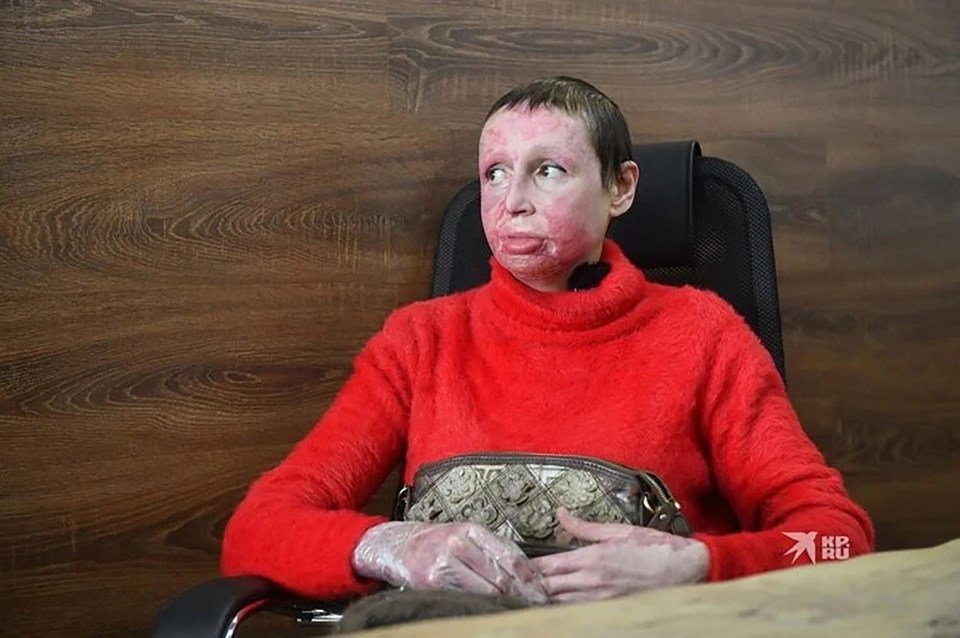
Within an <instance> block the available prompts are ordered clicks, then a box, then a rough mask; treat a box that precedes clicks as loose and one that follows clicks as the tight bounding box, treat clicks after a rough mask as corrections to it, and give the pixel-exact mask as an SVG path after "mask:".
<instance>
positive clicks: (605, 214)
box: [479, 107, 635, 291]
mask: <svg viewBox="0 0 960 638" xmlns="http://www.w3.org/2000/svg"><path fill="white" fill-rule="evenodd" d="M479 161H480V164H479V168H480V185H481V187H480V214H481V218H482V221H483V230H484V233H485V234H486V237H487V241H488V242H489V243H490V248H491V250H492V251H493V255H494V257H495V258H496V259H497V261H499V262H500V264H501V265H503V267H504V268H506V269H507V270H508V271H510V273H511V274H513V276H514V277H516V278H517V279H519V280H520V281H522V282H523V283H525V284H527V285H528V286H530V287H532V288H535V289H537V290H543V291H557V290H564V289H565V287H566V282H567V280H568V279H569V277H570V273H571V272H572V271H573V269H574V268H576V267H577V266H579V265H580V264H582V263H585V262H588V261H596V260H598V259H599V258H600V253H601V250H602V248H603V239H604V236H605V234H606V230H607V225H608V223H609V221H610V218H611V217H612V216H615V215H618V214H620V213H622V212H624V211H626V210H627V208H629V207H630V203H631V202H632V200H633V193H632V188H631V189H630V194H629V201H627V202H626V206H623V202H622V201H621V200H622V198H621V197H618V196H617V189H616V188H612V189H611V188H605V187H604V185H603V182H602V181H601V175H600V160H599V158H598V157H597V154H596V152H595V151H594V149H593V146H592V145H591V143H590V139H589V137H588V134H587V129H586V125H585V124H584V122H583V120H582V119H581V118H579V117H574V116H571V115H567V114H566V113H563V112H561V111H557V110H554V109H551V108H537V109H534V110H530V109H528V108H526V107H520V108H515V109H509V110H504V111H499V112H497V113H495V114H494V115H493V116H491V117H490V119H489V120H487V122H486V124H485V125H484V127H483V132H482V133H481V135H480V152H479ZM634 184H635V180H634Z"/></svg>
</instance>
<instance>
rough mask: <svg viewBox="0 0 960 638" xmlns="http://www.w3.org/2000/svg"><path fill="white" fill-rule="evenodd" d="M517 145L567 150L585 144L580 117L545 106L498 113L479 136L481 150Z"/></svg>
mask: <svg viewBox="0 0 960 638" xmlns="http://www.w3.org/2000/svg"><path fill="white" fill-rule="evenodd" d="M518 142H519V143H523V144H528V145H533V144H542V145H545V146H557V145H559V146H561V147H564V148H570V147H581V146H583V145H584V144H587V145H589V138H588V135H587V127H586V124H585V122H584V121H583V118H581V117H579V116H576V115H569V114H568V113H565V112H563V111H560V110H557V109H553V108H547V107H539V108H535V109H530V108H526V107H523V108H519V107H518V108H512V109H506V110H502V111H498V112H496V113H494V114H493V115H492V116H490V118H489V119H488V120H487V122H486V124H485V125H484V127H483V131H482V132H481V134H480V148H481V150H492V149H494V148H496V147H498V146H505V145H509V144H512V143H518Z"/></svg>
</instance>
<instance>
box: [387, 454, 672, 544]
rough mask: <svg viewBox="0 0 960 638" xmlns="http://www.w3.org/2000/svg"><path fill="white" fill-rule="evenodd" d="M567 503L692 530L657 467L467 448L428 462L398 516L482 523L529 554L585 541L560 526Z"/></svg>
mask: <svg viewBox="0 0 960 638" xmlns="http://www.w3.org/2000/svg"><path fill="white" fill-rule="evenodd" d="M561 506H562V507H565V508H566V509H567V510H569V512H570V513H571V514H573V515H574V516H576V517H577V518H581V519H583V520H587V521H592V522H597V523H623V524H627V525H638V526H643V527H650V528H653V529H657V530H660V531H664V532H669V533H672V534H676V535H678V536H689V535H690V533H691V530H690V526H689V524H688V523H687V521H686V519H685V518H684V517H683V514H681V512H680V504H679V503H677V501H676V499H674V498H673V496H672V495H671V494H670V491H669V490H668V489H667V486H666V485H664V483H663V481H662V480H661V479H660V477H659V476H657V475H656V474H654V473H652V472H646V471H643V470H637V469H634V468H630V467H626V466H624V465H619V464H617V463H611V462H609V461H603V460H600V459H595V458H590V457H583V456H560V455H546V454H524V453H484V454H467V455H463V456H456V457H452V458H449V459H444V460H442V461H437V462H434V463H427V464H424V465H423V466H421V467H420V468H419V470H417V473H416V475H415V476H414V479H413V485H409V486H404V487H403V488H401V490H400V494H399V495H398V499H397V511H396V512H395V515H394V518H396V519H398V520H405V521H420V522H427V523H453V522H468V521H469V522H474V523H479V524H481V525H483V526H484V527H486V528H487V529H489V530H491V531H492V532H494V533H495V534H498V535H500V536H503V537H505V538H508V539H510V540H512V541H514V542H515V543H516V544H517V545H519V546H520V548H521V549H522V550H523V551H524V552H525V553H526V554H527V555H528V556H541V555H545V554H551V553H555V552H559V551H566V550H569V549H574V548H576V547H579V546H581V545H583V544H585V543H584V542H581V541H579V540H578V539H576V538H573V537H572V536H571V535H570V534H569V533H568V532H566V530H564V529H562V528H560V527H559V526H558V522H557V517H556V511H557V508H558V507H561Z"/></svg>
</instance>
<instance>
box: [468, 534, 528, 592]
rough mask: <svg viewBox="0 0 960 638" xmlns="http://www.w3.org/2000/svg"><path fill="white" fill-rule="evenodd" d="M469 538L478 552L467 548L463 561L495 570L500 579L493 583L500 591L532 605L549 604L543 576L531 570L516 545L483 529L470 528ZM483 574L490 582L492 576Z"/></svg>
mask: <svg viewBox="0 0 960 638" xmlns="http://www.w3.org/2000/svg"><path fill="white" fill-rule="evenodd" d="M466 536H467V539H469V540H471V541H473V543H474V545H475V548H476V550H477V551H474V548H470V547H465V548H464V551H465V552H466V553H465V555H464V559H465V560H466V561H468V564H470V565H475V564H476V563H477V562H478V561H480V560H484V561H485V566H489V567H491V568H492V569H493V570H495V572H496V574H497V576H496V579H495V580H494V581H493V582H494V584H495V585H496V586H497V587H498V588H499V589H500V591H502V592H503V593H505V594H511V595H514V596H517V597H519V598H522V599H524V600H526V601H528V602H532V603H546V602H547V594H546V591H544V589H543V585H542V583H541V582H540V581H541V576H540V573H539V572H537V571H535V570H534V569H533V568H532V567H531V566H530V561H529V560H528V559H527V557H526V556H525V555H524V553H523V551H522V550H521V549H520V548H519V547H517V545H516V544H515V543H513V542H511V541H509V540H507V539H505V538H502V537H500V536H497V535H496V534H494V533H493V532H490V531H489V530H487V529H484V528H476V529H474V528H470V529H469V530H468V531H467V535H466ZM479 569H484V568H483V567H480V568H479ZM480 573H481V575H483V576H484V577H486V578H488V579H489V578H490V575H492V573H489V575H488V572H487V571H481V572H480Z"/></svg>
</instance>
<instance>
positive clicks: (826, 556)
mask: <svg viewBox="0 0 960 638" xmlns="http://www.w3.org/2000/svg"><path fill="white" fill-rule="evenodd" d="M782 533H783V535H784V536H786V537H787V538H789V539H790V540H792V541H793V547H791V548H790V549H788V550H787V551H785V552H784V553H783V555H784V556H789V555H791V554H792V555H793V559H792V560H791V561H790V564H791V565H793V564H794V563H795V562H797V559H798V558H800V557H801V556H803V555H804V554H806V555H807V559H808V560H809V561H810V563H811V564H813V565H816V564H817V533H816V532H782ZM819 553H820V560H846V559H848V558H850V538H849V537H847V536H821V537H820V552H819Z"/></svg>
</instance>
